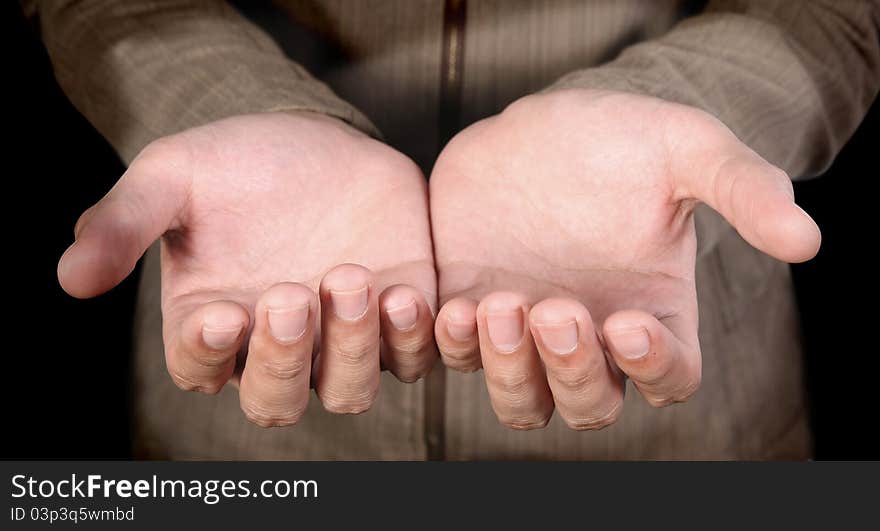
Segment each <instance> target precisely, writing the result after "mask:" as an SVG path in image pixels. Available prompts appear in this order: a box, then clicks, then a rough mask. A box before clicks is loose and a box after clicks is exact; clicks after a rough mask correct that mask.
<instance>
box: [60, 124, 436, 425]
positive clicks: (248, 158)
mask: <svg viewBox="0 0 880 531" xmlns="http://www.w3.org/2000/svg"><path fill="white" fill-rule="evenodd" d="M427 209H428V204H427V198H426V185H425V179H424V177H423V176H422V174H421V172H420V171H419V170H418V168H417V167H416V166H415V165H414V164H413V163H412V162H411V161H410V160H409V159H408V158H406V157H405V156H403V155H401V154H400V153H398V152H396V151H394V150H393V149H391V148H389V147H387V146H385V145H384V144H382V143H380V142H377V141H375V140H372V139H370V138H368V137H367V136H366V135H364V134H362V133H360V132H358V131H356V130H355V129H353V128H351V127H349V126H348V125H346V124H344V123H343V122H341V121H339V120H336V119H334V118H328V117H324V116H320V115H317V114H312V113H307V112H290V113H266V114H260V115H250V116H239V117H235V118H230V119H226V120H222V121H218V122H214V123H211V124H208V125H205V126H203V127H198V128H195V129H191V130H188V131H185V132H183V133H180V134H177V135H174V136H170V137H166V138H163V139H160V140H158V141H156V142H154V143H153V144H151V145H150V146H148V147H147V148H146V149H145V150H144V151H143V152H142V153H141V154H140V155H139V156H138V157H137V158H136V160H135V161H133V162H132V164H131V165H130V167H129V169H128V171H126V173H125V175H123V176H122V178H121V179H120V180H119V182H118V183H117V184H116V186H115V187H114V188H113V189H112V190H111V191H110V192H109V193H108V194H107V195H106V196H105V197H104V198H103V199H102V200H101V201H100V202H99V203H98V204H96V205H95V206H93V207H92V208H90V209H89V210H87V211H86V212H85V213H84V214H83V215H82V217H81V218H80V220H79V222H78V223H77V225H76V229H75V236H76V241H75V243H74V244H73V245H72V246H71V247H70V248H69V249H68V250H67V251H66V252H65V253H64V255H63V256H62V258H61V261H60V263H59V266H58V278H59V281H60V283H61V285H62V287H63V288H64V289H65V290H66V291H67V292H68V293H69V294H71V295H73V296H75V297H80V298H86V297H94V296H96V295H99V294H101V293H103V292H105V291H107V290H109V289H111V288H113V287H114V286H115V285H116V284H118V283H119V282H120V281H121V280H122V279H123V278H124V277H125V276H127V275H128V274H129V273H130V272H131V271H132V269H133V268H134V266H135V264H136V262H137V260H138V259H139V258H140V257H141V255H142V254H143V253H144V251H145V250H146V249H147V248H148V247H149V246H150V244H152V243H153V242H154V241H155V240H156V239H159V238H161V242H162V243H161V248H162V258H161V263H162V316H163V338H164V342H165V357H166V362H167V366H168V371H169V373H170V375H171V378H172V379H173V380H174V382H175V383H176V384H177V385H178V386H179V387H181V388H182V389H186V390H193V391H200V392H204V393H216V392H218V391H219V390H220V389H221V388H222V387H223V386H224V385H225V384H226V383H227V382H232V383H233V384H238V383H239V382H240V397H241V407H242V410H243V411H244V413H245V415H246V416H247V417H248V418H249V419H250V420H252V421H253V422H255V423H257V424H259V425H261V426H282V425H289V424H293V423H295V422H296V421H297V420H299V418H300V417H301V415H302V413H303V411H304V410H305V408H306V404H307V402H308V397H309V388H310V387H314V388H315V389H316V391H317V394H318V397H319V398H320V400H321V401H322V403H323V404H324V406H325V408H327V409H328V410H330V411H332V412H337V413H358V412H362V411H365V410H366V409H368V408H369V407H370V405H371V404H372V402H373V400H374V398H375V396H376V393H377V392H378V386H379V371H380V367H381V366H384V367H386V368H388V369H390V370H391V371H392V372H393V373H394V374H395V375H396V376H397V377H398V378H399V379H401V380H403V381H407V382H410V381H415V380H417V379H418V378H420V377H421V376H423V375H424V374H425V373H427V372H428V371H429V370H430V368H431V367H432V366H433V364H434V361H435V359H436V356H437V353H436V347H435V346H434V343H433V340H432V339H433V338H432V327H433V314H434V308H435V307H436V294H435V290H436V279H435V273H434V266H433V256H432V250H431V240H430V230H429V222H428V210H427ZM399 327H400V328H403V330H399V329H398V328H399Z"/></svg>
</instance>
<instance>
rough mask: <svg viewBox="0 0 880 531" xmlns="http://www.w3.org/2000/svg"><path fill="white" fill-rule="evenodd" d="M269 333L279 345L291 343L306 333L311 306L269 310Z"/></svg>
mask: <svg viewBox="0 0 880 531" xmlns="http://www.w3.org/2000/svg"><path fill="white" fill-rule="evenodd" d="M266 313H267V314H268V317H269V332H270V333H271V334H272V337H274V338H275V340H276V341H278V342H279V343H290V342H292V341H296V340H297V339H299V338H301V337H302V335H303V334H305V333H306V322H307V321H308V319H309V305H308V304H305V305H302V306H297V307H294V308H269V309H268V310H267V311H266Z"/></svg>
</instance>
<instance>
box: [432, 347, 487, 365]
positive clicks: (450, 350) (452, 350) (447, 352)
mask: <svg viewBox="0 0 880 531" xmlns="http://www.w3.org/2000/svg"><path fill="white" fill-rule="evenodd" d="M440 353H441V354H443V359H448V360H450V361H452V362H453V363H459V364H472V363H473V361H474V358H477V357H478V353H477V352H476V351H475V350H474V348H472V347H456V346H452V345H442V346H440Z"/></svg>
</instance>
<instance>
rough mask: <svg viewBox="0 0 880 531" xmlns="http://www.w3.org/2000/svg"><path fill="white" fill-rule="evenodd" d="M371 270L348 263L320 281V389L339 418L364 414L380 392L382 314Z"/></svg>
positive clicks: (326, 402)
mask: <svg viewBox="0 0 880 531" xmlns="http://www.w3.org/2000/svg"><path fill="white" fill-rule="evenodd" d="M371 278H372V277H371V274H370V271H369V270H368V269H366V268H364V267H362V266H359V265H354V264H344V265H341V266H337V267H335V268H333V269H332V270H331V271H330V272H329V273H327V274H326V275H325V276H324V279H323V280H322V281H321V320H322V321H321V323H322V324H321V334H322V337H321V354H320V356H319V357H318V360H317V365H318V367H317V374H316V375H315V378H316V385H315V389H316V391H317V393H318V396H319V397H320V399H321V402H322V403H323V404H324V407H325V408H326V409H327V410H328V411H331V412H334V413H362V412H364V411H366V410H367V409H369V408H370V406H371V405H372V404H373V400H374V399H375V398H376V394H377V393H378V392H379V310H378V304H377V301H376V295H375V293H374V292H373V286H372V283H371Z"/></svg>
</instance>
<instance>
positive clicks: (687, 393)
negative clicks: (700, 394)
mask: <svg viewBox="0 0 880 531" xmlns="http://www.w3.org/2000/svg"><path fill="white" fill-rule="evenodd" d="M701 380H702V378H701V375H700V374H699V373H697V374H696V376H692V377H691V378H690V379H689V380H688V381H687V382H686V383H685V384H684V385H683V386H682V388H681V390H680V391H679V392H678V393H677V394H676V396H675V400H676V402H684V401H686V400H688V399H689V398H690V397H691V396H693V395H694V393H696V392H697V389H699V388H700V383H701Z"/></svg>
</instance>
